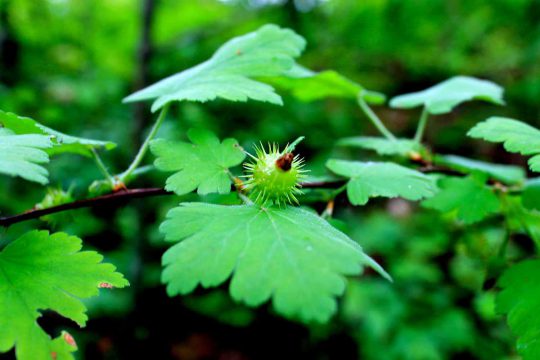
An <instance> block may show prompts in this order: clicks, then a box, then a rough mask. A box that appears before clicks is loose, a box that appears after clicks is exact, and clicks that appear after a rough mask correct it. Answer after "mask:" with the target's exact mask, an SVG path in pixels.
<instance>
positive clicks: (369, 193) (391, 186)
mask: <svg viewBox="0 0 540 360" xmlns="http://www.w3.org/2000/svg"><path fill="white" fill-rule="evenodd" d="M326 166H327V167H328V168H329V169H330V170H331V171H332V172H334V173H336V174H338V175H341V176H345V177H348V178H350V180H349V182H348V183H347V196H348V197H349V201H350V202H351V203H352V204H353V205H365V204H366V203H367V202H368V200H369V198H372V197H378V196H382V197H389V198H393V197H402V198H405V199H407V200H420V199H422V198H424V197H429V196H432V195H433V194H435V192H436V186H435V184H434V182H433V180H432V179H431V178H430V177H428V176H426V175H424V174H422V173H420V172H418V171H415V170H411V169H408V168H406V167H404V166H401V165H397V164H394V163H390V162H380V163H377V162H359V161H346V160H329V161H328V162H327V163H326Z"/></svg>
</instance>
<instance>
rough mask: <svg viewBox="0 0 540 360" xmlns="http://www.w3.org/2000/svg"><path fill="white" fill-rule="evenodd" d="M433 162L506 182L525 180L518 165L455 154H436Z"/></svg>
mask: <svg viewBox="0 0 540 360" xmlns="http://www.w3.org/2000/svg"><path fill="white" fill-rule="evenodd" d="M435 164H437V165H445V166H448V167H450V168H452V169H455V170H457V171H462V172H473V171H478V172H481V173H483V174H486V175H488V176H490V177H492V178H494V179H497V180H500V181H502V182H504V183H506V184H517V183H521V182H522V181H524V180H525V171H523V169H522V168H520V167H519V166H512V165H499V164H492V163H488V162H484V161H479V160H473V159H468V158H465V157H462V156H457V155H444V156H437V157H436V158H435Z"/></svg>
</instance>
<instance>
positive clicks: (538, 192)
mask: <svg viewBox="0 0 540 360" xmlns="http://www.w3.org/2000/svg"><path fill="white" fill-rule="evenodd" d="M521 198H522V202H523V206H524V207H525V208H527V209H534V210H540V178H535V179H531V180H528V181H527V182H526V183H525V186H524V187H523V192H522V193H521Z"/></svg>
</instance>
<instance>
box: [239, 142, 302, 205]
mask: <svg viewBox="0 0 540 360" xmlns="http://www.w3.org/2000/svg"><path fill="white" fill-rule="evenodd" d="M300 140H301V139H299V140H297V141H295V142H294V143H293V144H292V145H289V146H286V147H285V149H284V150H283V151H279V147H278V146H277V145H276V144H272V145H269V146H268V152H266V150H265V149H264V147H263V146H262V145H261V146H260V147H255V152H256V155H257V156H252V155H250V156H251V158H252V159H253V160H254V162H252V163H246V164H244V167H245V169H246V171H247V176H246V177H247V181H246V183H245V185H246V190H247V191H248V192H249V196H250V198H251V199H252V200H253V201H254V202H256V203H257V204H265V203H268V202H273V203H274V204H277V205H279V206H281V205H285V204H287V203H288V204H292V203H298V199H297V198H296V196H297V195H300V194H302V190H300V187H301V186H300V182H301V181H302V179H303V178H305V173H306V170H304V169H302V168H303V166H304V160H303V159H302V158H300V157H299V156H298V155H294V154H293V153H292V152H291V151H292V150H293V149H294V146H295V145H296V144H297V143H298V142H299V141H300Z"/></svg>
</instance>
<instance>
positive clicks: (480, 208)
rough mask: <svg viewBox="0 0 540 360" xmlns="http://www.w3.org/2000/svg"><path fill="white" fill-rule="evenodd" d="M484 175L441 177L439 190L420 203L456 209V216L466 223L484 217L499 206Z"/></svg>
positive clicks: (451, 209) (449, 209) (444, 209)
mask: <svg viewBox="0 0 540 360" xmlns="http://www.w3.org/2000/svg"><path fill="white" fill-rule="evenodd" d="M485 180H486V179H485V177H482V176H478V175H475V174H473V175H470V176H468V177H464V178H458V177H443V178H441V179H440V180H439V182H438V186H439V188H440V191H439V192H438V193H437V194H436V195H435V196H433V197H432V198H430V199H427V200H424V201H423V202H422V205H423V206H424V207H427V208H430V209H436V210H439V211H442V212H448V211H457V218H458V219H460V220H461V221H463V222H464V223H466V224H472V223H474V222H477V221H480V220H482V219H484V218H485V217H486V216H488V215H490V214H493V213H495V212H497V211H498V210H499V208H500V203H499V198H498V197H497V196H496V195H495V194H494V193H493V191H492V190H491V189H490V188H489V187H487V186H486V185H485Z"/></svg>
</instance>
